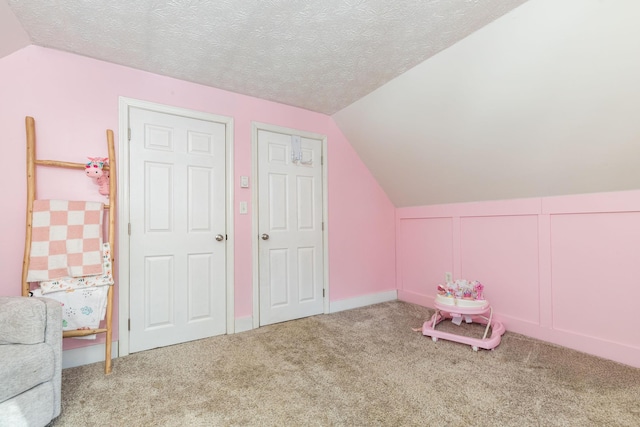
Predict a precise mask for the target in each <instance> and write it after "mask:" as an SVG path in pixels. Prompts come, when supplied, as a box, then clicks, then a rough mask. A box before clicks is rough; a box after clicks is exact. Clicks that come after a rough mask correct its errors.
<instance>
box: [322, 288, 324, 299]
mask: <svg viewBox="0 0 640 427" xmlns="http://www.w3.org/2000/svg"><path fill="white" fill-rule="evenodd" d="M322 298H324V289H323V290H322Z"/></svg>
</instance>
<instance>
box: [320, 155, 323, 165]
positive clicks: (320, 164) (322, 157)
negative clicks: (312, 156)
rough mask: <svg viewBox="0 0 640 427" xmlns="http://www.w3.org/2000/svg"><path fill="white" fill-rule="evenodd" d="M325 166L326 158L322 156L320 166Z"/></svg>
mask: <svg viewBox="0 0 640 427" xmlns="http://www.w3.org/2000/svg"><path fill="white" fill-rule="evenodd" d="M322 165H324V156H320V166H322Z"/></svg>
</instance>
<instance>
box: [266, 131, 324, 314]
mask: <svg viewBox="0 0 640 427" xmlns="http://www.w3.org/2000/svg"><path fill="white" fill-rule="evenodd" d="M257 145H258V151H257V153H258V229H259V234H260V236H259V238H258V244H259V260H258V263H259V294H260V296H259V299H260V324H261V325H268V324H271V323H277V322H283V321H286V320H292V319H298V318H301V317H306V316H312V315H316V314H320V313H322V312H323V311H324V278H323V275H324V263H323V257H324V250H323V232H322V226H323V225H322V223H323V219H322V214H323V197H322V163H321V157H322V141H320V140H318V139H311V138H301V137H299V136H295V135H287V134H283V133H277V132H270V131H266V130H258V139H257ZM292 147H298V148H299V152H300V153H301V155H302V158H301V159H300V160H298V161H294V160H293V159H292ZM294 151H296V150H294Z"/></svg>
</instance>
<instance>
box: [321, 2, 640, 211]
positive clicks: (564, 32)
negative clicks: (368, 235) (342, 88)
mask: <svg viewBox="0 0 640 427" xmlns="http://www.w3.org/2000/svg"><path fill="white" fill-rule="evenodd" d="M638 22H640V2H639V1H636V0H617V1H601V0H560V1H558V0H530V1H528V2H526V3H524V4H523V5H522V6H520V7H518V8H516V9H514V10H513V11H511V12H509V13H508V14H506V15H504V16H503V17H501V18H499V19H497V20H495V21H494V22H492V23H491V24H489V25H487V26H485V27H484V28H482V29H480V30H478V31H476V32H475V33H473V34H471V35H470V36H469V37H467V38H465V39H464V40H462V41H460V42H458V43H457V44H455V45H454V46H452V47H450V48H448V49H447V50H444V51H442V52H440V53H438V54H437V55H435V56H433V57H432V58H430V59H428V60H427V61H425V62H423V63H421V64H420V65H418V66H416V67H414V68H413V69H411V70H409V71H408V72H406V73H404V74H402V75H401V76H399V77H397V78H395V79H394V80H392V81H390V82H389V83H387V84H385V85H384V86H382V87H380V88H378V89H377V90H375V91H374V92H372V93H370V94H369V95H367V96H365V97H363V98H361V99H360V100H358V101H356V102H355V103H353V104H351V105H350V106H348V107H346V108H344V109H343V110H341V111H340V112H338V113H336V114H334V115H333V118H334V120H335V121H336V123H337V124H338V126H340V128H341V129H342V131H343V133H344V134H345V136H347V138H348V139H349V141H350V142H351V144H352V145H353V146H354V148H355V149H356V151H357V152H358V153H359V155H360V157H361V158H362V160H363V161H364V163H365V164H366V165H367V167H368V168H369V170H370V171H371V172H372V173H373V175H374V176H375V177H376V179H377V180H378V182H379V183H380V184H381V186H382V187H383V188H384V190H385V191H386V193H387V194H388V196H389V197H390V199H391V200H392V202H393V203H394V204H395V205H396V206H419V205H431V204H441V203H450V202H469V201H480V200H496V199H512V198H526V197H540V196H554V195H564V194H577V193H592V192H605V191H618V190H631V189H638V188H640V167H639V162H638V159H640V78H638V76H640V54H639V53H640V25H638Z"/></svg>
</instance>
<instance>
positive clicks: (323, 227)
mask: <svg viewBox="0 0 640 427" xmlns="http://www.w3.org/2000/svg"><path fill="white" fill-rule="evenodd" d="M322 231H324V221H323V222H322Z"/></svg>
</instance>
